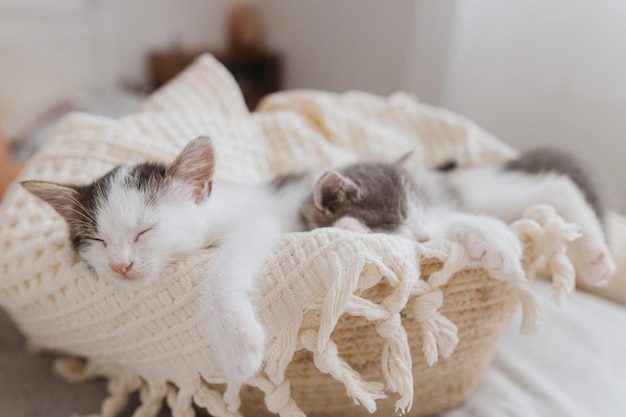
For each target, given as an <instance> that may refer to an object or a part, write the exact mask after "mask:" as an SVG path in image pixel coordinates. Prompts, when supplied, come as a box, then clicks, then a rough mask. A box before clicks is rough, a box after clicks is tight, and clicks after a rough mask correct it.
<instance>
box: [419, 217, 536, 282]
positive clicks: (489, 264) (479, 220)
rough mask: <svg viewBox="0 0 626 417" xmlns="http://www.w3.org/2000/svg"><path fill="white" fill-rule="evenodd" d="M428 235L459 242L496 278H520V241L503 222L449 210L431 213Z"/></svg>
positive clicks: (521, 270)
mask: <svg viewBox="0 0 626 417" xmlns="http://www.w3.org/2000/svg"><path fill="white" fill-rule="evenodd" d="M431 224H432V226H431V227H430V229H431V230H430V231H429V232H430V234H431V236H433V237H441V238H446V239H449V240H452V241H455V242H458V243H461V244H462V245H463V246H465V248H467V250H468V252H469V254H470V256H471V257H472V259H474V260H475V261H477V262H478V263H479V264H480V266H482V267H483V268H484V269H485V270H487V271H488V272H489V274H490V275H491V276H493V277H494V278H499V279H507V278H508V277H512V276H516V277H521V276H523V275H524V270H523V268H522V265H521V261H520V258H521V256H522V244H521V242H520V241H519V239H518V238H517V236H516V235H515V234H514V233H513V231H511V230H510V229H509V227H508V226H507V225H506V223H504V222H502V221H500V220H498V219H495V218H492V217H487V216H482V215H475V214H468V213H459V212H451V213H447V214H444V215H440V216H435V218H434V219H433V220H432V221H431Z"/></svg>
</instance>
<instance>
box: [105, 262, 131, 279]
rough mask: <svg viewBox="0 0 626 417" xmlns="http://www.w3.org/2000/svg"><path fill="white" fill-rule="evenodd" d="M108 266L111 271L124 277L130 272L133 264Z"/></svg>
mask: <svg viewBox="0 0 626 417" xmlns="http://www.w3.org/2000/svg"><path fill="white" fill-rule="evenodd" d="M109 265H110V266H111V269H112V270H114V271H115V272H117V273H118V274H120V275H123V276H126V274H128V271H130V270H131V269H132V268H133V262H125V263H119V264H109Z"/></svg>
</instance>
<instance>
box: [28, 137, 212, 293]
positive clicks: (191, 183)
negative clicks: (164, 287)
mask: <svg viewBox="0 0 626 417" xmlns="http://www.w3.org/2000/svg"><path fill="white" fill-rule="evenodd" d="M214 162H215V160H214V152H213V146H212V143H211V140H210V139H209V138H206V137H199V138H197V139H195V140H193V141H191V142H190V143H189V144H188V145H187V146H186V147H185V148H184V149H183V150H182V152H181V153H180V154H179V155H178V157H177V158H176V159H175V160H174V162H173V163H172V164H171V165H170V166H166V165H163V164H159V163H151V162H144V163H129V164H124V165H120V166H118V167H116V168H114V169H113V170H111V171H110V172H108V173H107V174H105V175H104V176H103V177H101V178H99V179H97V180H96V181H94V182H93V183H92V184H89V185H79V186H76V185H61V184H55V183H50V182H43V181H26V182H23V183H22V185H23V186H24V188H26V189H27V190H28V191H30V192H31V193H33V194H34V195H36V196H37V197H39V198H41V199H42V200H44V201H45V202H47V203H48V204H50V205H51V206H52V207H53V208H54V209H55V210H56V211H57V212H58V213H59V214H60V215H61V216H63V218H64V219H65V221H66V223H67V225H68V229H69V235H70V241H71V243H72V247H73V249H74V251H75V252H76V253H77V254H78V256H79V257H80V258H81V259H82V260H84V261H85V262H86V263H87V264H88V265H89V266H90V267H91V268H92V269H93V270H94V271H95V272H96V273H97V274H98V276H100V277H103V278H110V279H119V280H124V281H128V282H136V283H149V282H152V281H154V280H156V279H157V278H158V276H159V274H160V273H161V271H162V269H163V268H164V267H165V266H166V264H167V263H169V262H170V261H171V260H172V259H173V258H174V257H175V256H176V255H177V254H178V253H180V252H184V251H187V250H192V249H196V248H197V247H199V246H201V239H202V236H200V235H201V234H200V233H199V232H198V224H197V222H198V219H199V218H200V219H201V218H202V216H201V214H200V212H201V206H202V205H203V204H204V203H205V202H206V200H207V199H208V197H209V194H210V193H211V183H212V179H213V171H214Z"/></svg>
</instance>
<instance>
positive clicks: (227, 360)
mask: <svg viewBox="0 0 626 417" xmlns="http://www.w3.org/2000/svg"><path fill="white" fill-rule="evenodd" d="M213 345H214V346H213V354H214V355H215V359H216V360H217V362H218V365H219V366H220V368H221V369H222V372H224V375H225V376H226V379H227V380H228V381H229V382H233V383H243V382H245V381H247V380H248V379H250V378H251V377H252V376H254V374H256V372H257V371H258V370H259V368H260V367H261V363H262V362H263V356H264V353H265V332H264V330H263V327H262V326H261V324H260V323H259V322H258V321H256V319H249V318H248V319H247V320H242V321H240V322H238V323H232V324H231V326H224V327H223V328H222V329H221V330H220V331H219V334H218V335H217V337H215V338H214V343H213Z"/></svg>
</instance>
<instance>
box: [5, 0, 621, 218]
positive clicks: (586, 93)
mask: <svg viewBox="0 0 626 417" xmlns="http://www.w3.org/2000/svg"><path fill="white" fill-rule="evenodd" d="M625 21H626V3H625V2H623V1H620V0H596V1H593V2H590V1H586V0H552V1H550V2H546V1H543V0H525V1H514V2H503V1H498V0H473V1H461V0H421V1H407V0H385V1H380V0H316V1H307V0H255V1H249V2H247V3H245V4H243V5H242V3H241V2H238V1H234V0H233V1H230V0H106V1H105V0H0V117H1V118H2V120H3V122H4V127H5V130H6V133H7V135H8V138H9V140H10V141H11V143H12V147H13V149H14V152H15V153H16V156H18V157H24V156H25V155H28V153H29V152H31V151H32V149H33V148H34V147H35V146H36V145H37V144H38V143H40V142H41V141H42V140H44V138H45V137H46V136H47V135H48V133H49V130H50V128H51V127H52V126H54V123H55V122H56V121H57V120H58V118H59V117H60V116H61V115H63V114H64V113H65V112H67V111H71V110H86V111H90V112H93V113H96V114H103V115H108V116H119V115H122V114H126V113H130V112H133V111H134V110H136V109H137V108H138V105H139V103H140V101H141V99H142V97H143V96H144V95H145V94H147V93H149V92H150V91H152V90H153V89H155V88H157V87H158V86H159V85H161V84H162V83H164V82H165V81H166V80H167V79H169V78H171V77H172V76H174V75H175V74H176V73H177V72H179V71H180V70H182V69H183V68H184V67H185V65H187V64H188V63H189V62H190V61H191V60H192V59H193V58H194V57H195V56H197V55H198V54H199V53H201V52H203V51H210V52H213V53H215V54H216V56H217V57H218V59H220V60H221V61H222V62H224V63H225V65H226V66H227V67H228V68H229V69H230V70H231V71H232V72H233V74H234V75H235V77H236V79H237V80H238V82H239V83H240V85H241V87H242V90H243V91H244V94H245V96H246V100H247V102H248V104H249V106H250V107H251V108H254V106H255V105H256V103H257V102H258V100H259V98H260V97H261V96H263V95H264V94H267V93H269V92H272V91H275V90H279V89H293V88H313V89H321V90H329V91H336V92H343V91H347V90H353V89H358V90H364V91H369V92H373V93H376V94H381V95H387V94H390V93H392V92H395V91H407V92H410V93H414V94H415V95H416V96H417V97H418V98H419V99H420V100H422V101H424V102H427V103H430V104H433V105H436V106H443V107H446V108H448V109H450V110H452V111H454V112H458V113H461V114H463V115H465V116H467V117H469V118H471V119H473V120H474V121H476V122H477V123H478V124H479V125H481V126H482V127H483V128H485V129H486V130H488V131H490V132H491V133H493V134H495V135H496V136H497V137H498V138H500V139H502V140H503V141H505V142H508V143H509V144H511V145H513V146H514V147H516V148H518V149H526V148H529V147H532V146H537V145H557V146H560V147H564V148H566V149H570V150H572V151H573V152H574V153H576V154H579V155H580V156H582V157H583V158H584V159H585V160H587V161H588V162H589V164H590V165H592V166H593V167H594V168H595V170H596V172H597V174H598V175H599V177H600V179H601V180H602V181H603V182H604V183H605V184H606V188H608V189H609V190H610V191H611V193H610V194H612V195H613V197H612V203H613V205H614V207H615V208H617V209H618V210H620V211H622V212H626V184H625V181H624V178H626V163H625V161H624V160H625V158H626V54H625V53H624V51H626V25H625V24H624V22H625Z"/></svg>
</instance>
